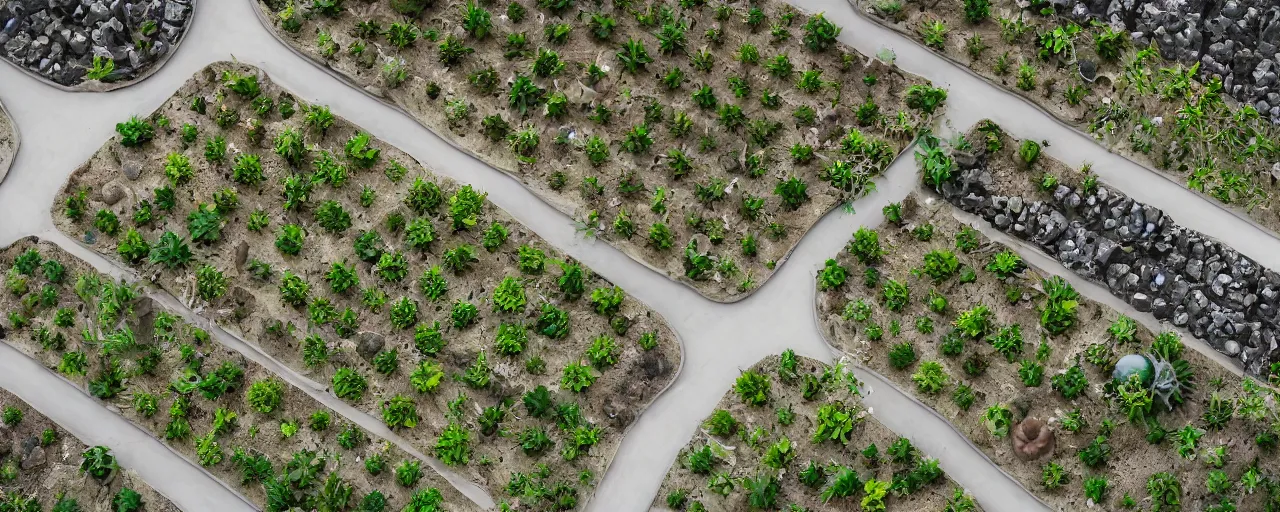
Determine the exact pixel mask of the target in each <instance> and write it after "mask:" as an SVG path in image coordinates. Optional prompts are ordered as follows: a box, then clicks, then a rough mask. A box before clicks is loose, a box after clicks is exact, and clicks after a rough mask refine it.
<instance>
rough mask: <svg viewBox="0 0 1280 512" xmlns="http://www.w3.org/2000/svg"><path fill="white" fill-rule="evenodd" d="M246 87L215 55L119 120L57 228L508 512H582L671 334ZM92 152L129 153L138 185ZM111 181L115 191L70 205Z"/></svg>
mask: <svg viewBox="0 0 1280 512" xmlns="http://www.w3.org/2000/svg"><path fill="white" fill-rule="evenodd" d="M259 76H260V75H259V74H257V73H256V70H253V69H252V68H247V67H244V66H239V65H233V64H215V65H214V66H212V67H211V68H209V69H208V70H206V71H205V72H204V73H202V74H201V75H198V76H197V78H196V79H195V80H193V81H192V82H191V83H189V84H187V85H186V86H184V87H183V89H182V90H180V91H179V93H178V94H177V95H176V96H175V97H174V98H172V99H171V100H170V101H168V102H167V103H166V104H165V105H164V106H163V107H161V109H160V110H159V111H158V112H156V113H155V114H153V115H152V116H150V117H149V118H146V119H137V118H135V119H133V120H130V121H128V122H126V123H122V124H121V125H120V126H119V127H118V131H119V134H120V137H119V138H118V139H117V140H115V141H112V142H109V143H108V144H107V145H106V146H104V148H103V149H102V150H100V151H99V153H98V155H96V156H95V157H94V158H93V159H91V161H90V162H89V163H88V164H87V165H86V166H85V167H83V168H82V169H80V170H79V171H77V172H76V173H75V174H74V175H73V176H72V177H71V179H70V184H69V185H68V186H67V188H66V189H65V190H64V193H63V197H62V202H61V204H60V205H59V207H57V208H56V211H55V216H56V218H57V219H58V225H59V227H60V228H61V229H63V230H64V231H66V232H68V233H73V234H75V236H80V235H82V234H84V235H86V236H88V237H89V238H92V239H93V240H96V243H95V244H94V246H93V247H94V248H95V249H96V250H98V251H100V252H102V253H104V254H106V255H108V256H109V257H112V258H114V259H116V260H117V261H120V262H121V263H123V264H125V265H128V266H131V267H133V268H134V269H136V270H137V271H138V272H139V273H141V274H143V275H147V276H149V277H150V279H152V281H153V282H155V283H156V284H158V285H159V286H161V287H163V288H165V289H166V290H169V291H170V292H172V293H173V294H174V295H177V296H181V297H184V298H185V299H186V300H188V301H189V303H190V305H192V306H194V307H195V308H196V309H197V310H198V311H201V312H202V314H204V315H206V316H208V317H211V318H212V319H214V320H216V321H217V322H219V323H220V324H222V325H224V326H226V327H228V328H230V329H232V330H233V331H235V332H238V333H239V334H240V335H241V336H242V337H244V338H246V339H247V340H249V341H250V343H253V344H255V345H257V346H258V347H259V348H260V349H262V350H263V351H264V352H266V353H267V354H269V355H271V356H272V357H274V358H276V359H277V360H279V361H281V362H282V363H284V364H285V365H287V366H289V367H291V368H293V369H295V370H297V371H298V372H300V373H302V374H304V375H307V376H309V377H311V378H313V379H315V380H317V381H320V382H324V383H326V384H328V385H329V386H330V391H331V392H332V393H333V394H334V395H335V396H337V397H338V398H341V399H343V400H346V401H348V402H350V403H351V404H353V405H355V406H356V407H358V408H360V409H362V410H364V411H366V412H368V413H370V414H372V415H374V416H377V417H380V418H382V420H383V421H384V422H385V423H386V425H387V426H388V427H391V428H393V429H396V430H398V431H399V433H400V434H401V435H402V436H403V437H405V438H406V439H408V440H409V441H410V442H412V443H414V444H415V445H416V446H418V447H419V448H420V449H421V450H422V451H423V452H425V453H430V454H432V455H434V456H435V457H436V458H438V459H439V460H440V461H442V462H444V463H445V464H447V465H449V466H454V467H455V469H457V470H458V471H460V472H462V473H463V474H465V475H467V476H468V477H469V478H470V479H472V480H474V481H476V482H478V483H479V484H481V485H482V486H483V487H486V488H487V489H488V490H489V491H490V492H491V493H492V495H494V496H498V497H503V499H504V500H505V501H507V502H509V504H511V506H513V507H520V509H521V510H523V509H531V508H532V509H537V508H545V507H550V508H556V509H572V508H576V507H578V506H582V505H584V504H585V502H586V501H587V500H588V499H589V497H590V496H591V493H592V488H593V487H594V485H595V483H596V482H597V481H598V480H599V478H601V477H602V476H603V474H604V471H605V469H606V468H607V466H608V464H609V462H610V461H611V460H612V458H613V454H614V452H615V451H616V449H617V446H618V443H619V442H620V440H621V435H622V433H623V432H624V431H625V430H626V429H627V428H628V427H629V425H630V424H631V422H632V421H633V420H634V419H635V417H636V416H638V415H639V414H640V412H641V411H642V410H643V409H644V408H645V407H647V405H648V404H649V403H650V402H651V401H652V400H653V399H654V398H655V397H656V396H657V394H658V393H659V392H661V391H662V390H663V389H665V388H666V387H667V385H668V384H669V383H670V382H671V381H672V380H674V378H675V375H676V369H677V368H678V367H679V364H680V358H681V355H680V348H679V344H678V340H677V338H676V336H675V334H674V333H673V332H672V331H671V330H670V328H669V327H667V325H666V324H665V322H664V321H663V320H662V319H661V318H660V317H659V316H658V315H656V314H654V312H653V311H651V310H649V309H648V308H646V307H645V306H643V305H642V304H639V303H638V302H636V301H635V300H633V299H629V298H627V295H626V293H625V292H624V291H623V290H622V289H621V288H619V287H617V286H613V285H612V284H610V283H608V282H607V281H605V280H604V279H603V278H601V277H599V276H598V275H596V274H594V273H593V272H591V270H590V269H588V268H586V267H584V266H582V265H581V264H579V263H577V262H575V261H573V260H572V259H569V258H568V257H567V256H565V255H564V254H562V253H560V252H558V251H556V250H555V249H553V248H551V247H550V246H549V245H548V244H546V243H545V242H544V241H543V240H541V239H540V238H539V237H537V235H536V234H534V233H533V232H531V231H530V230H528V229H527V228H525V227H524V226H522V225H520V224H519V223H518V222H517V221H515V220H514V219H512V218H511V217H510V216H508V215H507V214H506V213H504V212H502V211H501V210H499V209H498V208H496V207H494V206H493V205H492V204H490V203H489V202H488V201H487V199H486V196H485V194H484V193H482V192H480V191H478V190H476V189H474V188H473V187H471V186H469V185H468V186H459V185H457V184H453V183H450V182H448V181H447V180H444V179H441V178H438V177H436V176H433V175H432V174H430V173H429V172H427V171H426V170H425V169H423V168H422V167H421V166H419V165H417V164H416V163H415V162H414V161H413V160H412V159H410V158H409V157H408V156H407V155H405V154H404V153H401V152H399V151H398V150H396V149H394V148H392V147H389V146H387V145H385V144H383V143H381V142H379V141H377V140H375V139H373V138H372V137H370V136H369V135H368V134H367V133H364V132H361V131H358V129H357V128H356V127H355V126H352V125H351V124H349V123H347V122H346V121H344V120H341V119H339V118H337V117H335V116H333V114H332V113H331V112H329V110H328V109H327V108H325V107H322V106H317V105H305V104H301V103H298V104H297V107H296V110H297V114H294V115H286V114H285V113H282V112H281V111H280V108H279V106H281V105H291V104H293V101H294V100H291V99H287V93H285V92H283V91H280V90H279V89H278V88H277V87H276V86H274V85H273V84H270V83H268V82H267V81H266V79H265V78H259ZM272 104H274V105H275V107H271V105H272ZM198 105H199V106H201V107H199V108H197V106H198ZM259 107H262V108H259ZM227 112H232V113H236V115H239V113H243V115H244V116H246V117H247V118H248V119H249V120H248V121H246V122H239V123H222V124H220V123H219V119H220V118H222V117H224V116H228V115H231V114H226V113H227ZM211 116H212V118H213V119H212V120H211V119H210V117H211ZM255 130H258V131H257V132H255ZM140 132H145V133H146V134H147V136H146V137H144V138H145V139H146V140H141V139H138V138H137V137H135V134H137V133H140ZM264 132H265V133H270V134H273V136H272V137H267V136H265V135H264ZM255 133H257V135H256V136H255V135H254V134H255ZM268 139H271V140H274V144H273V145H272V146H269V147H264V146H265V144H266V143H265V141H266V140H268ZM224 147H225V148H232V149H228V153H226V154H225V156H222V157H220V158H210V157H209V154H210V151H211V149H212V151H213V152H214V153H218V154H219V155H221V154H222V150H223V148H224ZM201 149H203V151H204V153H205V154H204V155H203V157H202V156H201V155H200V153H199V151H201ZM232 152H234V153H232ZM112 155H120V156H119V158H121V159H124V160H130V159H134V160H139V161H143V162H146V163H145V164H143V167H144V169H143V171H142V172H141V174H140V175H139V176H138V178H137V180H136V181H133V180H130V181H125V180H122V179H119V178H117V171H116V166H115V164H114V159H115V158H116V157H114V156H112ZM103 184H107V185H106V186H105V187H104V186H103ZM113 184H114V185H113ZM116 185H119V186H123V187H126V188H127V190H128V191H129V193H128V194H126V195H127V196H128V197H130V198H132V200H131V201H120V202H117V203H115V204H113V205H112V204H107V203H105V202H103V201H101V200H100V199H101V198H93V197H91V196H89V194H88V193H87V192H86V190H89V189H104V188H105V189H110V188H112V187H114V186H116ZM228 197H231V198H235V200H234V201H232V200H229V199H227V198H228ZM166 201H169V203H168V205H167V206H165V205H162V203H164V202H166ZM149 205H150V206H149ZM95 211H96V213H93V212H95ZM144 211H146V212H149V213H148V214H146V215H143V216H141V217H140V216H139V214H138V212H144ZM77 212H80V213H79V214H78V215H77ZM130 212H132V214H131V213H130ZM130 215H132V219H131V220H132V222H130V221H129V220H128V219H129V217H130ZM103 219H108V221H107V222H103ZM111 219H114V220H111ZM119 219H126V220H124V221H120V220H119ZM517 452H518V453H517ZM516 504H518V505H516Z"/></svg>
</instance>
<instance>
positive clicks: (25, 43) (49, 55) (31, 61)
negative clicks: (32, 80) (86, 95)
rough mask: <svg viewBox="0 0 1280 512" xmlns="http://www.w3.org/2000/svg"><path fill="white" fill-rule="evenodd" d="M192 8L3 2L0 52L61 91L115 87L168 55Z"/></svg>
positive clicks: (186, 1) (167, 3)
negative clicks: (5, 6) (4, 5)
mask: <svg viewBox="0 0 1280 512" xmlns="http://www.w3.org/2000/svg"><path fill="white" fill-rule="evenodd" d="M194 12H195V0H161V1H153V2H150V3H147V2H121V1H118V0H115V1H105V0H101V1H98V0H95V1H91V2H90V1H83V2H72V1H65V2H64V1H57V0H55V1H53V2H25V3H23V2H10V3H9V4H8V5H7V8H6V9H4V10H3V11H0V27H3V28H4V31H3V32H0V58H4V59H5V60H7V61H8V62H9V63H10V64H13V65H14V66H15V67H17V68H18V69H20V70H22V71H24V72H26V73H27V74H29V75H31V76H34V77H36V78H39V79H42V80H45V81H47V82H48V83H49V84H51V85H53V86H54V87H58V88H60V89H63V90H68V91H96V92H102V91H110V90H113V89H119V88H121V87H125V86H128V85H131V84H133V83H136V82H138V81H141V80H143V79H145V78H147V77H148V76H151V74H152V73H154V72H155V71H156V70H158V69H160V67H161V66H163V65H164V63H165V61H167V60H169V57H170V56H171V55H173V52H174V51H175V50H176V49H177V48H178V45H179V44H180V43H181V42H182V39H183V38H184V37H185V36H186V35H187V29H188V27H189V26H190V24H191V20H192V19H194Z"/></svg>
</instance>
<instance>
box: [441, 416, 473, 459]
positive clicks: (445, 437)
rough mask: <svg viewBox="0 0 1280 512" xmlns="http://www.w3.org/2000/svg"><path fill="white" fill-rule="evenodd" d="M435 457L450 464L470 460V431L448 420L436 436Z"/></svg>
mask: <svg viewBox="0 0 1280 512" xmlns="http://www.w3.org/2000/svg"><path fill="white" fill-rule="evenodd" d="M435 454H436V458H438V459H440V461H441V462H444V463H445V464H448V465H450V466H456V465H459V464H466V463H467V462H470V460H471V431H470V430H467V428H466V427H464V426H462V425H460V424H458V423H456V422H450V423H449V426H447V427H445V429H444V431H443V432H441V433H440V437H438V438H436V447H435Z"/></svg>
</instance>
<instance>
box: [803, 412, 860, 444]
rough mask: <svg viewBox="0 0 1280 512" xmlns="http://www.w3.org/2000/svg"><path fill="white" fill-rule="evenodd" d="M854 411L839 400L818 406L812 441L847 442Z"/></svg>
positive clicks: (851, 430) (851, 428) (851, 429)
mask: <svg viewBox="0 0 1280 512" xmlns="http://www.w3.org/2000/svg"><path fill="white" fill-rule="evenodd" d="M854 412H855V411H851V410H849V409H848V408H846V406H845V405H844V404H843V403H840V402H836V403H828V404H824V405H822V406H820V407H818V415H817V420H816V423H817V424H816V427H815V428H814V431H813V442H814V443H821V442H823V441H839V442H840V444H849V436H850V435H851V433H852V432H853V423H854V419H853V413H854Z"/></svg>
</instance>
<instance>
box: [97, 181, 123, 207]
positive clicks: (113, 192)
mask: <svg viewBox="0 0 1280 512" xmlns="http://www.w3.org/2000/svg"><path fill="white" fill-rule="evenodd" d="M127 193H128V192H126V191H125V188H124V185H121V184H119V183H116V182H114V181H113V182H111V183H108V184H107V186H105V187H102V192H101V194H102V202H104V203H107V205H108V206H114V205H115V204H116V203H118V202H120V200H121V199H124V197H125V195H126V194H127Z"/></svg>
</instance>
